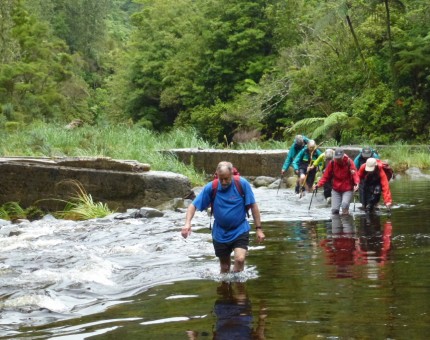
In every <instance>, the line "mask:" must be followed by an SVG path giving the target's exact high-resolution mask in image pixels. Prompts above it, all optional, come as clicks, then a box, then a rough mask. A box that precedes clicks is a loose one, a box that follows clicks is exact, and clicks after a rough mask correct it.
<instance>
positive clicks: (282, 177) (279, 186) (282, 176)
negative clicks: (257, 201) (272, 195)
mask: <svg viewBox="0 0 430 340" xmlns="http://www.w3.org/2000/svg"><path fill="white" fill-rule="evenodd" d="M283 179H284V175H283V174H282V175H281V180H280V181H279V185H278V191H277V192H276V196H278V193H279V189H280V188H281V184H282V181H283Z"/></svg>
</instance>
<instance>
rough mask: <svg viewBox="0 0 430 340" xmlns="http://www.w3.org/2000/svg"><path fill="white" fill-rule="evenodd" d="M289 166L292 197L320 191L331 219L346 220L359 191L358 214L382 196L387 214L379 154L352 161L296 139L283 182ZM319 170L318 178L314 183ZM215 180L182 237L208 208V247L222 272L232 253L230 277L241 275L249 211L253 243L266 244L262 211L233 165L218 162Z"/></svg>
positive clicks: (366, 151)
mask: <svg viewBox="0 0 430 340" xmlns="http://www.w3.org/2000/svg"><path fill="white" fill-rule="evenodd" d="M290 166H292V167H293V169H294V172H295V174H296V175H297V184H296V187H295V192H296V194H298V195H300V196H301V194H302V193H303V192H304V191H305V190H306V191H307V192H313V193H316V192H317V189H318V188H319V187H322V188H324V197H325V198H326V200H327V201H328V202H331V212H332V214H333V215H339V214H342V215H348V214H349V207H350V204H351V200H352V198H353V195H354V192H356V191H359V196H360V202H361V204H362V209H364V210H365V211H366V212H367V213H372V212H373V211H374V210H375V209H377V204H378V202H379V200H380V198H381V194H382V195H383V199H384V202H385V205H386V206H387V208H388V209H390V208H391V205H392V199H391V192H390V187H389V183H388V182H389V178H387V175H386V174H385V171H384V169H383V163H382V162H381V160H380V159H379V156H378V154H377V153H376V151H375V150H373V149H371V148H369V147H365V148H363V149H362V150H361V152H360V153H359V155H358V156H357V157H356V158H355V159H354V160H352V159H351V158H350V157H348V155H347V154H345V151H344V149H342V148H336V149H334V150H333V149H327V150H325V151H324V152H322V151H321V150H319V148H318V146H317V145H316V143H315V141H314V140H311V139H309V138H307V137H306V136H302V135H297V136H295V139H294V143H293V145H292V146H291V148H290V149H289V152H288V155H287V157H286V159H285V162H284V164H283V166H282V170H281V180H282V177H283V176H284V174H285V173H286V172H287V171H288V169H289V167H290ZM318 170H320V171H321V173H322V176H321V178H320V179H319V180H318V181H315V178H316V174H317V172H318ZM215 177H216V178H215V179H214V181H211V182H210V183H208V184H206V185H205V186H204V188H203V189H202V191H201V192H200V193H199V195H198V196H197V197H196V198H195V199H194V200H193V202H192V203H191V204H190V205H189V206H188V209H187V212H186V217H185V225H184V226H183V227H182V230H181V234H182V236H183V237H184V238H187V237H188V236H189V235H190V234H191V222H192V219H193V217H194V215H195V212H196V211H197V210H199V211H203V210H206V209H208V208H209V207H210V208H211V214H213V216H214V223H213V229H212V243H213V246H214V249H215V255H216V256H217V257H218V258H219V263H220V271H221V273H229V272H230V271H231V254H232V252H233V259H234V263H233V269H232V272H241V271H243V269H244V265H245V258H246V254H247V250H248V245H249V233H250V229H251V226H250V224H249V221H248V219H247V218H246V217H247V213H248V210H250V211H251V213H252V217H253V220H254V226H255V229H256V237H257V241H258V242H262V241H264V239H265V235H264V232H263V229H262V226H261V217H260V210H259V208H258V205H257V203H256V201H255V197H254V193H253V191H252V188H251V185H250V184H249V182H248V181H247V180H246V179H244V178H242V177H240V176H239V175H238V174H236V172H235V168H234V167H233V164H232V163H231V162H227V161H222V162H220V163H219V164H218V166H217V169H216V172H215Z"/></svg>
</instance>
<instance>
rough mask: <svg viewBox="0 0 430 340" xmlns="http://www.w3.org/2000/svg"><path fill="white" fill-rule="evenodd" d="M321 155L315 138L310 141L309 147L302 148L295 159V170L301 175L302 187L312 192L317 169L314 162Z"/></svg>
mask: <svg viewBox="0 0 430 340" xmlns="http://www.w3.org/2000/svg"><path fill="white" fill-rule="evenodd" d="M320 155H321V150H319V149H317V145H316V143H315V141H314V140H310V141H309V142H308V147H307V148H304V149H302V150H301V151H300V152H299V154H298V155H297V157H296V158H294V161H293V168H294V172H295V173H296V174H297V176H298V177H299V182H300V183H299V185H300V188H303V189H305V188H306V190H307V192H312V185H313V183H314V180H315V175H316V172H317V171H316V169H315V167H312V163H313V161H314V160H316V159H317V158H318V157H319V156H320Z"/></svg>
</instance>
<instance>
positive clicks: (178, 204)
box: [157, 198, 192, 212]
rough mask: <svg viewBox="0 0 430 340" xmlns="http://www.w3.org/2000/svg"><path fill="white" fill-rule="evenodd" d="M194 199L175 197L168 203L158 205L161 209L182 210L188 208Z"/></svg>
mask: <svg viewBox="0 0 430 340" xmlns="http://www.w3.org/2000/svg"><path fill="white" fill-rule="evenodd" d="M191 202H192V199H184V198H174V199H172V200H170V201H168V202H166V203H163V204H161V205H159V206H158V207H157V209H159V210H174V211H179V212H182V211H183V210H184V209H187V208H188V206H189V205H190V203H191Z"/></svg>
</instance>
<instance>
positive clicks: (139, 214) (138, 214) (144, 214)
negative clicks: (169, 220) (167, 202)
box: [114, 207, 164, 220]
mask: <svg viewBox="0 0 430 340" xmlns="http://www.w3.org/2000/svg"><path fill="white" fill-rule="evenodd" d="M162 216H164V213H163V212H162V211H160V210H158V209H155V208H148V207H143V208H140V209H127V211H126V212H125V213H122V214H118V215H116V216H115V217H114V219H116V220H125V219H128V218H153V217H162Z"/></svg>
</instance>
